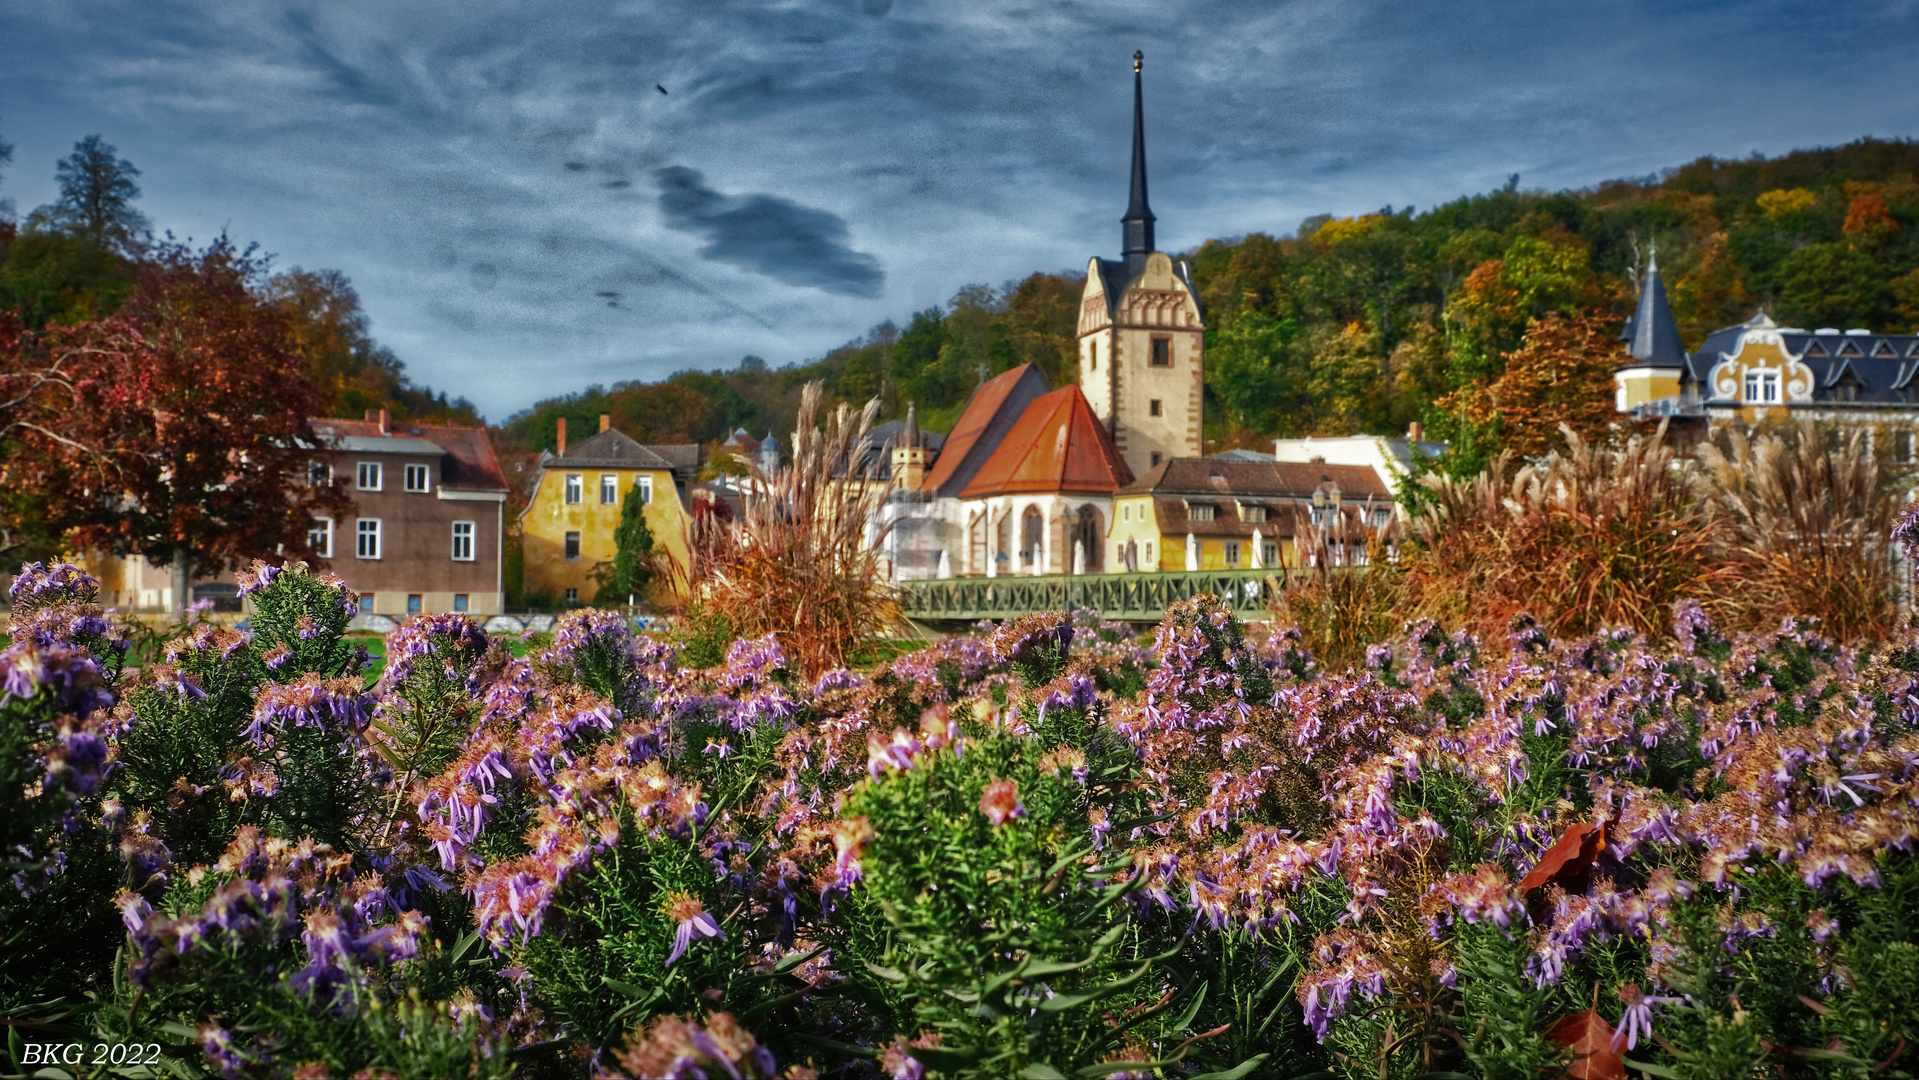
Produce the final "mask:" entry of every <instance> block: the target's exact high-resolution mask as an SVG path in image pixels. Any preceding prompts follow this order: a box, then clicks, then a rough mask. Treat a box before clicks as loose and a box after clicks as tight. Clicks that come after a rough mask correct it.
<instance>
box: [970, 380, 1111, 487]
mask: <svg viewBox="0 0 1919 1080" xmlns="http://www.w3.org/2000/svg"><path fill="white" fill-rule="evenodd" d="M1132 480H1133V473H1132V470H1131V469H1128V468H1127V467H1126V461H1125V459H1123V458H1121V457H1120V456H1119V449H1118V448H1117V447H1115V446H1114V445H1113V437H1112V436H1111V435H1110V434H1108V433H1107V431H1106V425H1104V424H1102V423H1100V422H1099V418H1098V417H1096V416H1094V415H1093V407H1092V406H1091V405H1089V404H1087V402H1086V395H1085V394H1083V393H1081V392H1080V389H1079V387H1078V386H1076V385H1075V386H1062V387H1060V388H1059V389H1058V390H1055V391H1053V392H1052V393H1050V394H1047V395H1045V396H1044V397H1041V398H1040V399H1039V400H1037V401H1035V402H1033V403H1032V404H1031V405H1029V406H1027V407H1026V411H1025V412H1024V413H1022V414H1021V415H1020V418H1019V423H1017V424H1015V425H1014V426H1013V430H1012V431H1010V432H1008V433H1007V435H1006V437H1005V438H1004V439H1002V440H1000V444H999V449H997V450H995V451H993V456H992V457H990V458H988V459H987V460H986V464H985V465H983V466H981V468H980V470H979V474H978V475H976V476H974V477H973V482H972V483H970V484H968V485H966V489H965V490H963V491H961V492H960V497H961V498H965V499H971V498H984V497H986V496H991V495H1007V494H1012V493H1014V492H1037V491H1097V492H1111V491H1117V490H1119V489H1120V488H1121V487H1124V486H1125V485H1127V484H1129V483H1132Z"/></svg>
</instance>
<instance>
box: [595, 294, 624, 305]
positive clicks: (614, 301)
mask: <svg viewBox="0 0 1919 1080" xmlns="http://www.w3.org/2000/svg"><path fill="white" fill-rule="evenodd" d="M593 295H594V296H597V297H599V298H600V299H602V300H604V301H606V306H607V307H619V306H620V294H619V293H616V292H596V293H594V294H593Z"/></svg>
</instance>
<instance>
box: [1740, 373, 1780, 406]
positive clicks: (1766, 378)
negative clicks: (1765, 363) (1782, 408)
mask: <svg viewBox="0 0 1919 1080" xmlns="http://www.w3.org/2000/svg"><path fill="white" fill-rule="evenodd" d="M1778 400H1779V372H1777V371H1768V370H1764V369H1761V370H1757V371H1748V372H1746V401H1747V402H1749V403H1751V404H1755V405H1771V404H1774V403H1776V402H1778Z"/></svg>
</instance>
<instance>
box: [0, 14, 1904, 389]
mask: <svg viewBox="0 0 1919 1080" xmlns="http://www.w3.org/2000/svg"><path fill="white" fill-rule="evenodd" d="M1915 42H1919V3H1915V2H1914V0H1900V2H1884V3H1876V2H1862V3H1834V2H1827V3H1729V2H1722V3H1684V2H1663V3H1654V2H1648V3H1614V2H1605V0H1598V2H1586V3H1511V2H1476V3H1470V4H1442V3H1421V2H1417V0H1415V2H1412V3H1407V2H1403V0H1402V2H1387V0H1367V2H1346V3H1334V2H1326V0H1297V2H1286V3H1250V2H1245V0H1238V2H1211V0H1193V2H1176V0H1142V2H1133V0H1117V2H1110V3H1085V2H1077V0H1063V2H1049V3H1031V2H1013V0H1006V2H1001V0H963V2H962V0H945V2H939V3H934V2H931V0H819V2H809V0H790V2H751V3H745V2H731V0H694V2H689V3H619V2H602V3H566V2H550V0H514V2H512V3H497V2H489V0H460V2H457V3H440V2H421V0H403V2H395V0H384V2H378V3H372V2H360V0H329V2H328V3H325V4H298V5H287V4H274V3H261V2H251V0H231V2H227V3H197V2H186V0H182V2H171V3H168V2H155V0H146V2H133V3H107V2H95V0H0V137H4V138H6V139H7V140H8V141H10V142H12V143H14V144H15V147H16V153H15V161H14V163H13V165H12V166H11V167H9V168H8V169H7V171H6V175H5V179H4V181H0V198H11V199H12V200H13V202H14V203H15V204H16V207H17V209H18V211H19V213H21V214H23V215H24V213H25V212H26V211H27V210H28V209H30V208H32V207H33V206H35V205H38V204H39V203H42V202H45V201H47V200H48V199H49V198H50V197H51V196H52V194H53V164H54V161H55V160H56V159H57V158H59V157H61V156H62V155H64V154H66V153H67V152H68V151H69V150H70V149H71V147H72V144H73V143H74V142H75V141H77V140H78V139H80V138H81V137H82V136H84V135H87V134H91V133H96V132H97V133H99V134H101V135H103V136H104V137H105V138H106V140H107V141H108V142H110V143H112V144H114V145H115V146H117V147H119V149H120V152H121V154H122V155H123V156H125V157H127V158H128V159H130V160H132V161H133V162H134V163H135V164H136V165H138V166H139V168H140V169H141V170H142V173H143V176H142V177H141V184H142V186H143V188H144V189H145V197H144V198H143V199H142V201H141V203H140V206H141V208H142V209H143V210H144V211H145V212H146V213H147V214H148V215H149V216H150V217H151V218H152V219H153V220H154V222H155V224H156V226H158V227H160V228H166V229H171V230H173V231H174V232H175V233H176V234H180V235H190V236H193V237H195V238H196V239H201V240H204V239H206V238H208V237H210V236H212V235H214V234H216V233H218V232H219V231H220V230H222V229H225V230H226V231H227V232H228V233H229V234H230V235H232V236H233V237H235V238H236V239H239V240H242V241H258V242H259V243H260V244H261V245H262V246H263V247H264V248H265V249H266V250H267V251H269V252H272V253H274V255H275V256H276V265H277V266H279V267H282V268H285V267H291V266H302V267H306V268H309V269H316V268H323V267H324V268H332V269H338V270H341V271H344V272H345V273H346V274H347V275H348V276H349V277H351V278H352V279H353V282H354V284H355V285H356V286H357V287H358V289H359V290H360V293H361V296H362V298H363V300H364V302H365V304H366V307H367V309H368V311H369V312H370V314H371V316H372V319H373V329H374V333H375V335H376V336H377V337H378V338H379V339H380V340H381V341H382V342H383V343H385V344H387V345H389V346H391V347H392V348H393V349H394V350H395V351H396V352H397V353H399V355H400V356H401V357H402V358H404V359H405V360H406V362H407V365H408V370H409V371H410V373H411V374H412V375H413V376H414V378H416V379H417V380H419V381H422V382H425V383H428V384H430V385H432V386H433V387H435V388H436V389H446V390H449V391H451V392H453V393H455V394H464V395H466V396H467V397H469V398H471V399H472V400H473V401H474V402H475V403H477V404H478V405H479V406H480V407H481V409H482V411H484V412H485V413H486V414H487V415H488V416H489V417H491V418H492V419H494V420H499V419H502V418H504V417H505V416H506V415H508V414H509V413H511V412H513V411H515V410H517V409H520V408H523V407H525V406H527V405H529V404H531V403H532V402H534V401H536V400H538V399H540V398H543V397H548V396H551V395H554V394H557V393H562V392H565V391H568V390H573V389H579V388H581V387H584V386H586V385H588V384H590V383H594V382H602V383H611V382H615V381H618V380H621V379H656V378H660V377H663V376H665V375H667V374H669V373H671V372H673V371H676V370H680V369H683V368H689V367H695V368H715V367H731V366H733V364H734V363H736V362H737V360H738V358H739V357H740V356H741V355H743V354H746V353H755V354H758V355H760V356H763V357H765V358H766V359H767V360H768V361H769V362H771V363H772V364H774V365H775V366H777V365H780V364H784V363H789V362H795V361H804V360H806V359H809V358H812V357H816V356H819V355H821V354H822V353H823V352H824V351H826V350H827V349H829V348H831V347H833V346H834V345H837V344H839V343H841V342H843V341H845V340H847V339H848V338H851V337H854V336H856V335H858V334H860V333H862V332H864V331H865V330H866V329H867V328H868V327H871V326H873V325H874V324H876V323H879V322H880V321H882V320H884V319H887V318H893V319H896V320H903V319H905V318H906V317H907V316H909V315H910V313H911V312H913V311H915V310H918V309H922V308H925V307H928V306H930V305H933V304H936V303H940V302H942V301H944V300H945V299H946V298H948V297H950V296H951V295H952V294H953V292H954V291H955V290H956V289H958V288H959V287H960V286H963V285H966V284H969V283H973V282H986V283H991V284H1000V283H1003V282H1006V281H1008V280H1012V279H1016V278H1019V277H1023V276H1025V275H1026V274H1028V273H1031V272H1032V271H1034V270H1055V271H1056V270H1065V269H1071V268H1077V267H1081V266H1083V265H1084V263H1085V260H1086V258H1087V257H1088V256H1089V255H1093V254H1104V255H1107V256H1109V257H1110V256H1116V255H1117V254H1118V248H1119V224H1118V218H1119V215H1120V214H1121V213H1122V212H1123V211H1124V209H1125V203H1126V199H1125V195H1126V191H1125V184H1126V165H1127V155H1128V151H1129V145H1128V138H1129V131H1128V127H1129V121H1130V117H1129V110H1130V106H1131V94H1130V90H1131V87H1130V85H1129V82H1130V78H1131V60H1130V58H1131V56H1132V53H1133V50H1134V49H1142V50H1144V51H1145V53H1146V94H1147V141H1148V150H1149V154H1150V158H1151V168H1152V195H1153V209H1154V211H1155V212H1156V213H1157V214H1158V216H1159V242H1160V247H1161V248H1163V249H1166V250H1179V249H1181V248H1185V247H1190V246H1192V245H1195V244H1197V243H1199V242H1200V241H1202V240H1204V239H1206V238H1208V237H1215V236H1220V237H1223V236H1235V235H1241V234H1244V233H1248V232H1255V231H1264V232H1269V233H1273V234H1284V233H1287V232H1290V231H1291V230H1292V229H1293V227H1294V226H1295V225H1296V224H1297V223H1298V222H1299V221H1300V220H1301V219H1303V218H1305V217H1307V216H1309V215H1311V214H1315V213H1335V214H1341V215H1348V214H1354V213H1363V212H1367V211H1370V210H1375V209H1378V208H1380V207H1381V206H1385V205H1394V206H1403V205H1406V204H1412V205H1416V206H1419V207H1421V208H1426V207H1429V206H1431V205H1433V204H1435V203H1437V202H1441V201H1445V200H1448V199H1451V198H1453V197H1456V196H1458V195H1461V194H1467V193H1471V192H1476V191H1484V190H1487V189H1489V188H1493V187H1497V186H1499V185H1500V184H1501V183H1503V182H1504V181H1505V178H1506V177H1507V175H1509V174H1511V173H1519V174H1520V175H1521V178H1522V179H1521V183H1522V185H1524V186H1526V187H1545V188H1562V187H1583V186H1587V185H1589V184H1592V183H1595V182H1597V181H1600V180H1604V179H1608V178H1613V177H1620V176H1640V175H1644V174H1647V173H1650V172H1654V171H1656V170H1659V169H1662V168H1665V167H1669V166H1673V165H1677V164H1680V163H1683V162H1685V161H1688V160H1691V159H1692V158H1694V157H1697V156H1699V155H1701V154H1708V153H1710V154H1715V155H1719V156H1743V155H1745V154H1749V153H1752V152H1753V151H1755V150H1757V151H1760V152H1764V153H1768V154H1774V153H1780V152H1783V151H1786V150H1791V149H1794V148H1798V147H1808V146H1823V145H1833V144H1837V143H1841V142H1846V141H1849V140H1851V139H1854V138H1857V137H1859V136H1861V135H1866V134H1873V135H1879V136H1910V135H1913V134H1915V133H1919V49H1915V48H1914V43H1915ZM659 87H664V88H665V90H666V93H661V92H660V90H659V89H658V88H659Z"/></svg>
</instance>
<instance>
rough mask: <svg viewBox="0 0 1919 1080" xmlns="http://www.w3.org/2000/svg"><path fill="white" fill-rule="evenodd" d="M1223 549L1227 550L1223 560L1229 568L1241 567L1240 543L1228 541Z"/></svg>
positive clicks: (1222, 556)
mask: <svg viewBox="0 0 1919 1080" xmlns="http://www.w3.org/2000/svg"><path fill="white" fill-rule="evenodd" d="M1223 547H1224V549H1225V550H1224V551H1223V552H1222V553H1221V560H1222V561H1223V562H1225V564H1226V565H1227V566H1232V567H1237V566H1238V565H1239V550H1240V549H1239V541H1237V540H1228V541H1226V542H1225V543H1224V545H1223Z"/></svg>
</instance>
